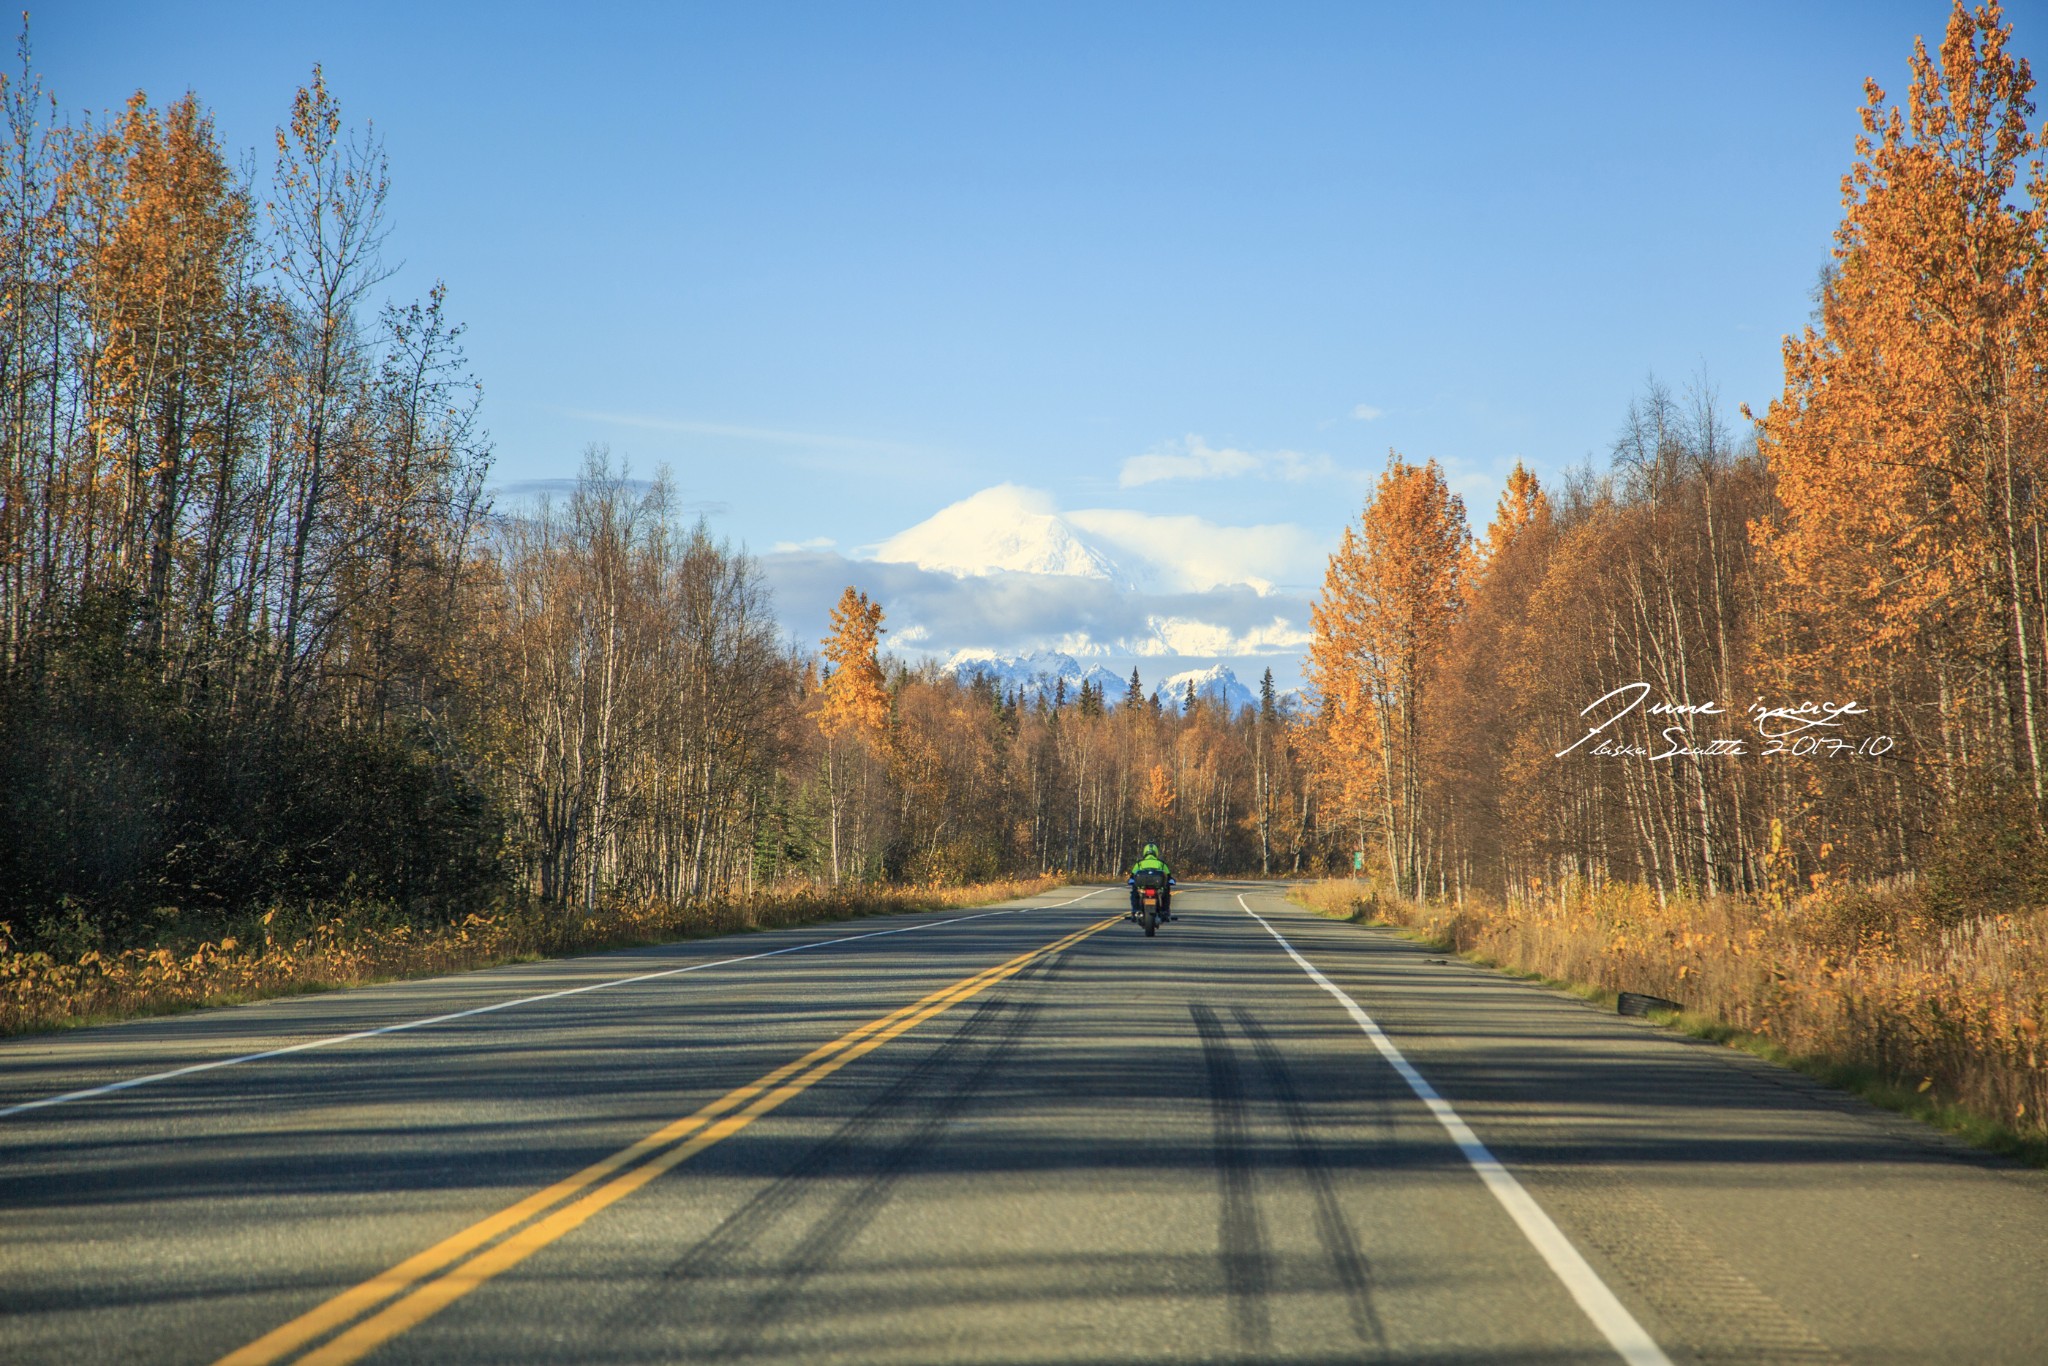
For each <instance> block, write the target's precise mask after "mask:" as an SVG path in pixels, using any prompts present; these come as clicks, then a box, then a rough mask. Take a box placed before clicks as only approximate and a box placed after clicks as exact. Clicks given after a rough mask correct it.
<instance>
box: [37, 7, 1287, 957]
mask: <svg viewBox="0 0 2048 1366" xmlns="http://www.w3.org/2000/svg"><path fill="white" fill-rule="evenodd" d="M0 102H4V107H5V112H6V119H7V132H8V140H7V143H6V165H5V169H4V172H0V278H4V292H0V922H5V923H6V924H8V925H9V926H11V937H12V938H13V940H14V941H15V942H17V943H20V944H23V945H26V946H28V947H32V948H43V947H47V948H51V949H55V950H60V951H71V952H77V951H83V950H85V949H91V948H109V947H121V946H126V945H130V944H142V943H151V942H155V941H157V940H179V939H187V940H189V939H191V938H194V937H196V936H202V935H209V934H218V933H221V932H223V931H225V930H228V929H232V928H234V927H235V926H236V925H237V924H239V923H241V922H242V921H244V920H246V919H247V918H249V917H251V916H255V915H258V914H261V913H262V912H263V911H265V910H266V909H268V908H271V907H274V906H278V905H284V904H289V905H292V906H294V907H303V906H306V905H309V904H316V905H332V906H337V907H342V906H346V907H351V908H354V910H355V911H356V912H358V913H375V914H383V915H390V916H397V917H403V918H412V919H418V918H422V917H424V918H458V917H460V916H461V915H463V914H465V913H466V912H467V911H468V910H469V909H471V908H474V907H476V906H478V905H481V904H485V903H487V902H489V901H491V900H493V899H496V898H503V897H514V898H523V897H533V898H538V899H541V900H542V901H544V902H553V903H576V904H580V905H583V906H586V907H587V906H590V905H594V904H596V903H597V902H599V901H601V900H615V899H619V898H655V899H662V900H666V901H670V902H675V903H688V902H690V901H693V900H702V899H705V898H710V897H714V896H717V895H720V894H721V893H724V892H728V891H730V890H732V889H735V888H754V887H757V886H759V885H761V884H772V883H779V882H787V881H791V880H803V879H815V880H824V881H841V882H843V881H846V880H855V879H874V878H891V879H902V880H924V881H941V882H957V881H961V880H964V879H970V878H983V877H992V876H997V875H1001V874H1007V873H1011V872H1018V871H1029V872H1037V871H1041V870H1047V869H1052V870H1061V869H1070V870H1086V871H1094V872H1106V871H1109V870H1110V869H1112V868H1113V867H1115V866H1117V865H1119V864H1120V863H1122V862H1123V861H1125V860H1126V859H1127V858H1128V857H1129V856H1130V853H1131V846H1132V845H1133V844H1134V843H1135V842H1136V841H1137V840H1138V838H1139V837H1140V835H1141V833H1142V834H1143V835H1146V836H1150V837H1155V838H1160V839H1163V840H1166V841H1167V842H1168V843H1169V845H1171V846H1173V847H1175V848H1176V849H1177V850H1178V851H1179V853H1180V855H1181V857H1182V858H1183V860H1188V861H1192V862H1193V863H1195V864H1198V865H1202V866H1208V867H1236V868H1245V867H1258V866H1261V865H1262V864H1263V865H1266V866H1281V867H1294V866H1298V865H1299V864H1300V863H1301V862H1302V861H1303V860H1304V859H1305V858H1311V857H1313V856H1314V848H1315V842H1314V812H1313V809H1312V806H1311V805H1309V804H1308V803H1307V802H1306V801H1305V799H1304V798H1303V797H1302V795H1301V791H1300V784H1299V781H1298V776H1297V774H1298V766H1297V765H1295V763H1294V761H1293V759H1292V757H1291V751H1290V749H1289V742H1288V738H1287V729H1286V726H1285V725H1284V723H1283V718H1282V717H1281V715H1280V712H1279V711H1278V709H1277V708H1276V707H1275V706H1274V705H1273V703H1272V699H1271V696H1270V688H1269V690H1268V699H1267V704H1266V706H1265V707H1264V709H1263V710H1260V711H1253V712H1249V713H1247V714H1245V715H1243V716H1237V717H1230V716H1224V715H1221V714H1220V713H1219V712H1218V711H1217V709H1216V708H1215V707H1213V706H1212V705H1210V704H1207V703H1193V702H1188V701H1185V700H1184V703H1183V705H1182V706H1180V707H1166V708H1160V707H1159V706H1157V705H1156V704H1151V703H1148V704H1147V705H1144V706H1139V707H1131V708H1125V709H1123V710H1122V711H1121V712H1120V713H1118V714H1117V715H1116V716H1114V717H1111V716H1109V715H1106V714H1104V712H1103V709H1102V707H1101V706H1100V705H1099V704H1100V699H1099V698H1097V697H1095V696H1094V695H1093V693H1092V692H1091V693H1090V694H1088V695H1087V696H1085V697H1079V698H1076V699H1074V701H1073V704H1072V705H1058V706H1055V705H1051V704H1036V703H1034V704H1026V703H1023V702H1021V701H1020V700H1019V699H1017V698H1014V697H1011V698H1004V697H1000V696H997V695H996V694H995V693H994V692H993V691H992V690H990V689H989V688H987V687H986V686H985V685H984V686H972V687H970V686H967V685H963V684H958V683H955V682H954V681H953V680H951V679H950V678H943V677H940V676H938V675H936V674H933V673H930V672H926V673H922V674H912V673H909V672H906V671H905V670H904V669H903V668H901V667H900V666H895V667H893V672H891V673H890V674H888V675H887V676H886V677H884V675H883V672H882V669H883V666H882V664H881V663H880V662H879V661H878V660H876V658H875V656H874V642H875V636H876V633H877V632H878V631H879V630H880V629H881V628H880V622H879V612H878V609H872V608H870V609H868V611H869V615H868V617H866V618H864V619H865V620H866V622H867V625H866V627H865V628H863V629H865V630H866V631H867V635H866V637H865V639H866V641H867V644H866V647H865V649H866V663H865V664H864V665H863V666H862V667H861V668H858V669H855V670H854V671H853V672H851V673H849V672H848V671H847V670H846V668H845V667H844V664H845V662H846V659H847V657H846V656H845V655H844V654H843V652H842V653H840V654H836V655H834V656H833V658H834V660H835V666H836V667H835V668H834V671H833V673H832V675H831V676H832V677H833V678H837V679H840V680H841V684H840V686H841V688H842V689H843V687H844V686H845V685H846V681H848V680H851V679H853V678H855V677H856V676H859V677H863V678H869V679H870V681H875V680H879V683H878V686H879V688H880V696H881V701H880V703H879V709H878V710H877V709H874V708H869V709H868V710H867V711H863V712H862V713H861V714H860V715H859V716H858V717H857V718H855V719H854V720H852V721H844V720H841V721H834V720H832V719H831V718H830V717H827V716H826V715H825V712H824V711H823V710H822V709H824V708H826V707H827V705H828V703H829V702H830V700H831V688H830V685H829V684H826V683H825V682H824V681H823V680H822V679H821V678H820V675H819V673H818V671H817V662H816V661H815V660H814V659H813V658H812V657H811V656H810V655H809V653H808V652H807V651H804V650H801V649H798V650H792V649H791V648H789V647H788V646H787V645H786V644H785V643H783V642H782V641H781V639H780V636H779V633H778V630H777V627H776V624H775V620H774V617H773V614H772V610H771V607H770V604H769V602H768V598H767V594H766V592H765V590H764V588H763V587H762V585H761V581H760V577H759V574H758V572H757V570H756V568H755V566H754V564H753V563H752V562H751V561H750V560H749V559H748V558H747V557H746V556H745V555H743V554H739V553H735V552H734V551H733V550H732V549H730V548H729V547H727V546H725V545H723V544H721V543H719V542H718V541H716V540H714V539H713V538H712V537H711V536H710V535H709V534H708V533H707V532H706V530H705V529H704V527H703V526H702V525H701V524H700V525H697V526H695V527H691V526H688V525H685V524H683V523H681V522H680V521H679V519H678V517H677V516H676V514H675V512H674V498H673V495H672V492H671V489H670V486H669V484H668V481H667V480H666V478H663V479H660V480H657V481H655V482H654V483H653V484H652V485H651V487H650V486H648V485H646V484H643V483H637V482H634V481H630V480H628V479H626V478H625V477H624V471H623V470H622V469H621V468H619V467H618V466H617V465H616V464H615V463H614V462H613V461H611V460H610V459H609V457H608V456H606V455H605V454H604V453H603V452H595V451H594V452H592V453H590V456H589V458H588V459H587V461H586V466H585V469H584V471H583V475H582V477H581V478H580V479H579V481H578V483H577V485H576V488H575V490H574V492H573V493H572V494H570V495H569V496H567V497H566V498H565V499H563V500H561V501H559V502H557V503H554V504H546V503H543V504H540V505H538V506H534V507H529V508H523V509H520V510H517V515H513V514H511V513H508V512H506V511H502V510H500V511H494V510H493V509H492V508H491V507H490V506H489V503H488V499H487V498H486V495H485V491H484V490H485V479H486V475H487V472H488V470H489V467H490V442H489V439H488V437H487V435H486V434H485V433H484V432H483V431H482V430H481V428H480V427H479V425H478V421H477V403H478V394H479V389H478V386H477V384H476V382H475V380H474V379H473V378H472V377H471V376H470V374H469V372H468V369H467V366H466V364H465V362H464V359H463V353H462V350H461V345H460V337H461V329H460V328H459V327H457V326H455V325H454V324H453V323H452V322H451V321H450V319H449V317H448V315H447V312H446V300H445V293H444V290H443V288H442V287H441V286H440V285H438V284H437V285H435V286H434V287H433V288H432V289H431V290H430V291H429V292H428V294H427V295H426V297H425V298H423V299H420V300H418V301H417V302H412V303H402V304H381V305H380V304H376V303H375V302H374V301H376V300H377V299H378V298H380V297H381V296H380V287H381V286H382V285H383V284H384V283H385V282H386V280H387V279H388V272H387V270H386V268H385V265H384V264H383V257H382V254H381V248H382V246H383V243H384V240H385V236H386V221H385V207H386V200H387V195H388V192H389V183H388V178H387V175H386V170H385V161H384V157H383V154H382V151H381V148H380V146H379V145H378V144H377V142H376V141H375V140H374V139H373V138H372V137H371V136H370V134H369V133H368V132H367V130H365V129H352V128H351V127H350V126H349V125H347V124H346V123H345V121H344V119H343V117H342V114H341V111H340V109H339V107H338V105H337V103H336V100H335V98H334V96H333V95H332V94H331V93H330V92H329V90H328V89H327V87H326V85H325V83H324V81H323V80H322V78H321V76H320V73H319V71H318V70H317V69H316V70H315V72H314V74H313V78H312V80H311V82H310V83H309V84H308V85H307V86H306V87H305V88H304V89H302V90H300V91H299V92H298V95H297V97H296V99H295V100H294V101H293V103H292V106H291V110H290V116H289V119H288V121H287V123H286V125H285V126H284V127H283V128H281V129H279V130H278V134H277V137H276V140H275V146H274V148H273V149H271V151H270V154H269V156H268V158H267V160H268V162H269V165H268V167H267V171H266V173H265V174H264V175H263V176H262V177H261V178H260V180H259V179H258V178H257V176H256V174H255V172H254V171H253V169H249V170H243V169H238V168H237V165H236V162H235V161H234V160H233V159H231V158H230V156H229V154H228V153H227V151H226V150H225V149H224V148H223V147H222V146H221V144H220V141H219V139H218V137H217V135H216V133H215V130H214V127H213V124H212V121H211V119H210V117H209V116H208V114H207V112H206V110H205V109H204V107H203V106H202V105H201V104H200V103H199V101H198V100H197V99H196V98H195V97H194V96H192V95H186V96H185V97H183V98H181V99H179V100H176V101H174V102H172V103H171V104H169V105H167V106H161V107H159V106H155V105H152V104H151V103H149V101H148V100H147V99H146V98H145V97H144V96H143V95H140V94H138V95H137V96H136V97H135V98H134V99H133V100H132V101H131V102H130V103H129V104H128V105H127V107H126V108H124V109H123V110H121V111H119V112H118V113H115V114H112V115H109V116H107V117H105V118H104V119H102V120H91V119H87V120H83V121H79V122H67V121H64V120H62V119H60V118H58V117H57V116H56V115H55V113H54V112H53V111H54V110H55V109H56V105H55V102H54V101H53V100H51V99H49V98H48V97H47V96H46V94H45V93H44V92H43V90H42V88H41V86H40V83H39V80H38V78H37V76H36V75H35V73H34V71H33V70H32V69H30V68H29V66H28V63H27V60H26V46H25V45H24V60H23V67H22V70H21V71H20V72H19V74H17V75H15V76H13V77H12V78H8V79H5V80H4V81H0ZM828 653H830V652H828ZM821 719H823V720H824V721H825V722H826V724H825V725H824V726H821V724H820V723H821ZM828 732H829V733H828Z"/></svg>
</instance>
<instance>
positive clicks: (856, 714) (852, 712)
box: [818, 586, 889, 738]
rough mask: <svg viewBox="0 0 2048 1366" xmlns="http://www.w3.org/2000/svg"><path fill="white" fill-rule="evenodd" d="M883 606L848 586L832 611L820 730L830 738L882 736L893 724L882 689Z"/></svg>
mask: <svg viewBox="0 0 2048 1366" xmlns="http://www.w3.org/2000/svg"><path fill="white" fill-rule="evenodd" d="M882 634H883V628H882V604H880V603H879V602H874V601H871V600H870V599H869V597H868V595H867V594H865V593H862V592H860V591H858V590H856V589H854V588H853V587H851V586H849V587H848V588H847V590H846V591H845V592H844V593H842V594H840V595H839V603H838V605H837V606H835V607H834V608H833V609H832V634H831V635H829V636H827V637H826V638H825V640H824V646H825V658H827V659H828V660H830V661H832V674H831V676H830V677H829V678H827V679H826V680H825V704H824V708H823V710H822V711H820V713H819V715H818V725H819V727H820V728H821V729H823V730H824V732H825V733H826V734H827V735H843V734H846V733H847V732H849V731H851V732H853V733H854V734H856V735H863V736H868V737H871V738H872V737H874V736H878V735H880V734H881V733H882V732H883V730H885V729H886V728H887V727H888V724H889V693H888V689H887V688H885V687H884V686H883V683H882V664H881V661H880V660H879V659H877V658H876V651H877V649H878V648H879V646H880V640H881V636H882Z"/></svg>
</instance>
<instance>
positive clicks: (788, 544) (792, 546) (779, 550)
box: [769, 536, 839, 555]
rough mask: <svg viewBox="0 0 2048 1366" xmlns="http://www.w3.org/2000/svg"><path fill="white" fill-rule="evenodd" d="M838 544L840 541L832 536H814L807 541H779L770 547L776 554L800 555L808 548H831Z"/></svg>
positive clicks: (771, 551)
mask: <svg viewBox="0 0 2048 1366" xmlns="http://www.w3.org/2000/svg"><path fill="white" fill-rule="evenodd" d="M837 544H839V542H837V541H835V540H833V539H832V538H831V537H830V536H813V537H811V538H810V539H809V540H807V541H777V542H776V543H775V544H774V545H772V546H770V547H769V553H770V554H774V555H799V554H802V553H803V552H804V551H806V550H830V549H831V548H832V547H833V546H835V545H837Z"/></svg>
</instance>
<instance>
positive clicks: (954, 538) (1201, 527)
mask: <svg viewBox="0 0 2048 1366" xmlns="http://www.w3.org/2000/svg"><path fill="white" fill-rule="evenodd" d="M1322 557H1323V552H1322V550H1321V548H1320V547H1319V546H1317V545H1316V543H1315V542H1314V540H1313V538H1311V537H1310V536H1309V535H1308V533H1307V532H1305V531H1303V530H1302V529H1301V528H1300V527H1296V526H1287V525H1284V524H1282V525H1267V526H1219V525H1218V524H1216V523H1214V522H1211V521H1209V520H1208V519H1207V518H1203V517H1189V516H1172V515H1162V514H1158V513H1150V512H1138V511H1132V510H1130V509H1125V508H1082V509H1077V510H1075V511H1072V512H1061V511H1060V510H1059V509H1058V507H1057V506H1056V505H1055V504H1054V502H1053V500H1052V498H1051V496H1050V495H1048V494H1045V493H1042V492H1040V491H1038V490H1036V489H1028V488H1021V487H1019V486H1018V485H1015V484H998V485H996V486H995V487H993V488H988V489H983V490H982V491H981V492H980V493H977V494H975V495H974V496H973V497H971V498H964V499H962V500H961V501H959V502H957V503H954V504H952V505H951V506H949V507H945V508H942V509H940V510H939V511H938V512H937V513H934V514H933V515H932V516H931V517H928V518H926V519H925V520H924V521H922V522H919V523H918V524H917V525H916V526H914V527H911V528H910V529H909V530H907V531H903V532H899V533H898V534H896V535H894V536H891V537H890V538H889V539H888V540H886V541H884V542H882V543H881V544H880V545H879V546H877V547H876V548H875V552H874V558H875V559H876V560H878V561H881V562H882V563H884V564H911V565H916V566H917V567H918V568H920V569H928V570H932V571H934V572H938V573H944V574H952V575H955V576H957V577H961V578H984V577H987V576H989V575H993V574H1000V573H1014V574H1046V575H1055V576H1060V577H1066V578H1078V579H1092V580H1097V581H1099V582H1102V583H1105V584H1109V585H1111V586H1113V587H1115V588H1118V589H1120V590H1123V591H1126V592H1141V593H1144V592H1150V593H1206V592H1208V591H1210V590H1211V589H1216V588H1227V587H1233V586H1239V585H1241V586H1243V587H1247V588H1250V589H1252V590H1254V591H1255V592H1258V593H1270V592H1272V591H1273V589H1274V585H1275V584H1276V583H1306V582H1310V581H1312V580H1313V579H1314V578H1316V577H1317V576H1318V575H1319V574H1320V573H1321V564H1322Z"/></svg>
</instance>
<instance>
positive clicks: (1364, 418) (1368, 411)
mask: <svg viewBox="0 0 2048 1366" xmlns="http://www.w3.org/2000/svg"><path fill="white" fill-rule="evenodd" d="M1351 415H1352V416H1353V417H1355V418H1357V419H1358V420H1359V421H1360V422H1370V421H1372V420H1373V419H1374V418H1376V417H1385V416H1386V415H1387V410H1386V409H1384V408H1375V407H1373V406H1372V405H1371V404H1370V403H1361V404H1359V405H1358V406H1357V407H1356V408H1353V409H1352V410H1351Z"/></svg>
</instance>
